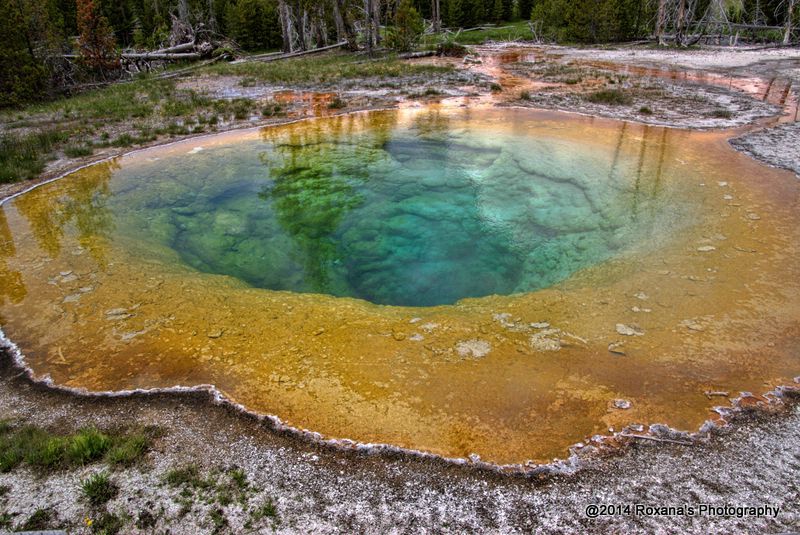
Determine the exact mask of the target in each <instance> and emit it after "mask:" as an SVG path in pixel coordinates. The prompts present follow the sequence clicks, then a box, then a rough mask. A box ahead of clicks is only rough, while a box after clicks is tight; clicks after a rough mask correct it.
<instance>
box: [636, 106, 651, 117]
mask: <svg viewBox="0 0 800 535" xmlns="http://www.w3.org/2000/svg"><path fill="white" fill-rule="evenodd" d="M639 113H641V114H642V115H653V110H651V109H650V107H649V106H642V107H641V108H639Z"/></svg>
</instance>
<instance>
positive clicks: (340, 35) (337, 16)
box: [333, 0, 347, 43]
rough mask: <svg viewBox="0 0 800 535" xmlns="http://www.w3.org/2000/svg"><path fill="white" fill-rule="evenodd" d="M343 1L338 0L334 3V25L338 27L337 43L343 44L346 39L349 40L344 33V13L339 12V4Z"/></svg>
mask: <svg viewBox="0 0 800 535" xmlns="http://www.w3.org/2000/svg"><path fill="white" fill-rule="evenodd" d="M340 1H341V0H336V1H335V2H333V23H334V25H336V42H337V43H341V42H342V41H344V40H345V39H347V37H346V35H345V31H344V20H342V13H341V12H340V11H339V2H340Z"/></svg>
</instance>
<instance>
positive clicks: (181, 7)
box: [178, 0, 189, 24]
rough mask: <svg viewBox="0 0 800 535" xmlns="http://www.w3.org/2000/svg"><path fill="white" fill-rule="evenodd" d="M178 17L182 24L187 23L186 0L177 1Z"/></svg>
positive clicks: (187, 9)
mask: <svg viewBox="0 0 800 535" xmlns="http://www.w3.org/2000/svg"><path fill="white" fill-rule="evenodd" d="M178 19H180V21H181V23H182V24H189V6H188V5H187V4H186V0H180V2H178Z"/></svg>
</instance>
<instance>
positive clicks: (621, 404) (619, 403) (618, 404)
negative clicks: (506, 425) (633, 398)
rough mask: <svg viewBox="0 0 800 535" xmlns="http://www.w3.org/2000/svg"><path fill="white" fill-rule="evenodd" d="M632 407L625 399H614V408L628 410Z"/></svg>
mask: <svg viewBox="0 0 800 535" xmlns="http://www.w3.org/2000/svg"><path fill="white" fill-rule="evenodd" d="M631 406H632V404H631V402H630V401H628V400H627V399H615V400H614V408H616V409H622V410H628V409H630V408H631Z"/></svg>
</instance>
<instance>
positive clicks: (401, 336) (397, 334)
mask: <svg viewBox="0 0 800 535" xmlns="http://www.w3.org/2000/svg"><path fill="white" fill-rule="evenodd" d="M392 338H394V339H395V340H397V341H398V342H400V341H402V340H405V339H406V334H405V333H402V332H400V331H392Z"/></svg>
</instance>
